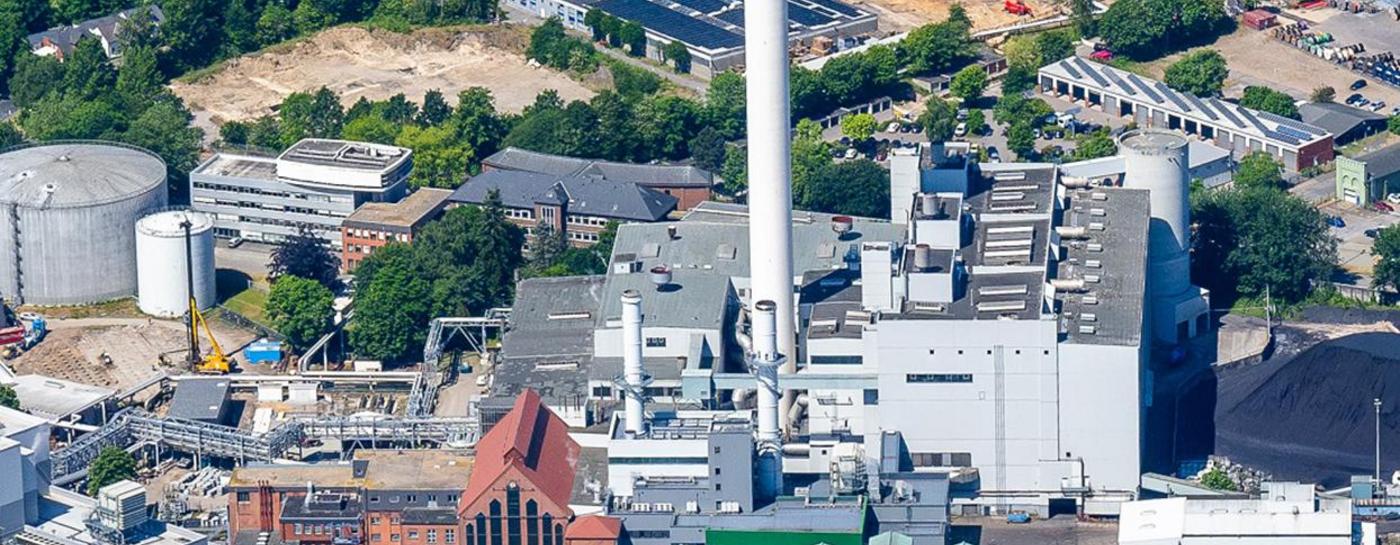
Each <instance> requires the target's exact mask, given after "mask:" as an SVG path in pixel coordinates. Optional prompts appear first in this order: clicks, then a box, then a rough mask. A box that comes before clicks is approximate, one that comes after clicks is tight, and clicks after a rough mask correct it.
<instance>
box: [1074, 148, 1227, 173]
mask: <svg viewBox="0 0 1400 545" xmlns="http://www.w3.org/2000/svg"><path fill="white" fill-rule="evenodd" d="M1187 150H1188V151H1187V156H1186V161H1187V163H1188V165H1189V168H1191V169H1196V168H1200V167H1203V166H1206V165H1208V164H1210V163H1214V162H1216V161H1220V160H1223V159H1229V158H1230V151H1229V150H1226V149H1224V148H1221V147H1219V146H1216V145H1213V144H1210V143H1207V142H1201V141H1199V140H1192V141H1191V142H1190V144H1189V145H1188V146H1187ZM1127 170H1128V167H1127V164H1126V163H1125V162H1124V161H1123V156H1122V155H1114V156H1112V157H1101V158H1098V159H1090V160H1088V161H1077V162H1074V163H1065V164H1063V165H1060V173H1061V174H1063V175H1065V176H1073V177H1075V178H1085V179H1089V180H1098V179H1101V178H1104V177H1112V176H1120V175H1122V174H1123V173H1124V172H1127Z"/></svg>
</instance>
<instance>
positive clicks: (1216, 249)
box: [1191, 180, 1337, 303]
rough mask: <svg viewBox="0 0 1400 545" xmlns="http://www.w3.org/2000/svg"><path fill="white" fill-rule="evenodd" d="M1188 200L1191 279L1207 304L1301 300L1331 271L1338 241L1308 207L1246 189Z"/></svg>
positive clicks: (1288, 197)
mask: <svg viewBox="0 0 1400 545" xmlns="http://www.w3.org/2000/svg"><path fill="white" fill-rule="evenodd" d="M1236 183H1237V184H1238V180H1237V181H1236ZM1191 197H1192V206H1191V217H1192V221H1193V222H1194V223H1195V236H1194V240H1193V243H1192V247H1193V250H1192V261H1191V267H1192V269H1191V278H1192V279H1193V281H1195V282H1196V283H1197V284H1199V285H1201V286H1203V287H1206V288H1209V289H1210V290H1211V297H1212V299H1216V298H1219V300H1221V301H1222V302H1226V303H1228V302H1229V301H1231V300H1233V299H1234V298H1235V297H1236V296H1237V295H1243V296H1249V297H1262V296H1263V295H1264V292H1265V290H1266V289H1267V290H1268V291H1269V293H1270V295H1271V296H1272V297H1275V298H1278V299H1280V300H1283V301H1287V302H1297V301H1301V300H1302V299H1303V298H1305V297H1307V295H1308V294H1309V293H1311V292H1312V290H1313V288H1314V286H1316V284H1317V282H1319V281H1325V280H1327V279H1328V278H1329V276H1330V275H1331V273H1332V271H1333V269H1334V268H1335V267H1336V263H1337V240H1336V238H1334V237H1333V236H1332V233H1330V232H1329V229H1328V227H1327V223H1326V222H1325V221H1324V218H1323V215H1322V213H1321V212H1319V211H1318V210H1317V209H1316V208H1314V207H1313V206H1312V205H1311V204H1309V203H1308V202H1307V201H1304V200H1302V199H1299V198H1298V197H1295V196H1293V195H1290V194H1288V193H1286V192H1283V191H1279V190H1277V189H1272V188H1260V187H1243V186H1237V187H1235V188H1229V189H1223V190H1222V189H1217V190H1214V191H1204V192H1196V193H1193V194H1192V196H1191Z"/></svg>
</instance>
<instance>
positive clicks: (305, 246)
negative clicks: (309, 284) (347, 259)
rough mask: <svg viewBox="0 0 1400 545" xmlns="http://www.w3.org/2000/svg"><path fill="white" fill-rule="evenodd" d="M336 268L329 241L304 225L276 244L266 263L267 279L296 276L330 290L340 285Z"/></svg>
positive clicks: (336, 259) (337, 262)
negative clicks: (313, 281)
mask: <svg viewBox="0 0 1400 545" xmlns="http://www.w3.org/2000/svg"><path fill="white" fill-rule="evenodd" d="M338 270H340V258H338V257H336V256H335V254H334V253H332V252H331V246H330V243H328V242H326V240H325V239H323V238H321V236H320V235H318V234H316V231H314V230H312V229H311V227H309V226H306V225H302V226H299V227H298V228H297V232H296V233H295V234H293V235H291V236H288V237H286V238H284V239H282V241H281V242H279V243H277V246H276V247H275V248H273V249H272V257H271V259H270V260H269V261H268V265H267V275H268V277H270V278H273V279H276V278H280V277H282V276H285V275H291V276H299V277H301V278H309V279H311V280H315V281H316V282H318V283H320V284H321V285H322V286H325V287H326V288H327V289H332V290H333V289H336V288H338V287H339V286H340V282H339V280H337V279H336V274H337V271H338Z"/></svg>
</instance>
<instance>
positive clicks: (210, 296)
mask: <svg viewBox="0 0 1400 545" xmlns="http://www.w3.org/2000/svg"><path fill="white" fill-rule="evenodd" d="M186 221H188V222H189V223H190V254H191V258H192V262H193V264H194V298H195V301H196V302H197V303H198V304H199V308H201V309H205V308H209V307H210V306H213V305H214V301H215V299H214V297H215V284H214V230H213V227H214V220H213V219H212V218H210V217H209V216H208V215H205V214H201V213H199V212H194V211H189V210H170V211H166V212H159V213H156V214H151V215H149V216H146V217H144V218H141V220H140V221H137V222H136V278H137V300H138V304H139V306H140V307H141V312H144V313H146V314H150V315H153V316H161V317H165V318H173V317H176V316H183V315H184V314H185V313H186V312H188V310H189V294H188V293H187V291H188V287H187V286H188V284H187V283H188V280H187V279H186V274H187V273H186V268H185V263H186V261H185V229H184V227H183V226H182V224H183V223H185V222H186Z"/></svg>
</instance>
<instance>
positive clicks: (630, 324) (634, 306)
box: [622, 290, 646, 436]
mask: <svg viewBox="0 0 1400 545" xmlns="http://www.w3.org/2000/svg"><path fill="white" fill-rule="evenodd" d="M622 374H623V380H624V381H625V382H626V388H625V389H624V390H623V391H624V392H625V393H626V394H625V395H626V396H627V400H626V404H627V405H626V411H627V420H626V422H625V424H626V430H627V433H628V434H629V435H633V436H635V435H639V434H641V433H642V431H643V428H644V427H645V426H646V424H645V423H644V422H643V421H642V409H643V407H642V393H643V391H644V390H643V388H645V387H646V375H645V373H644V372H643V371H642V295H641V294H640V293H638V292H637V290H627V291H624V292H622Z"/></svg>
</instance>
